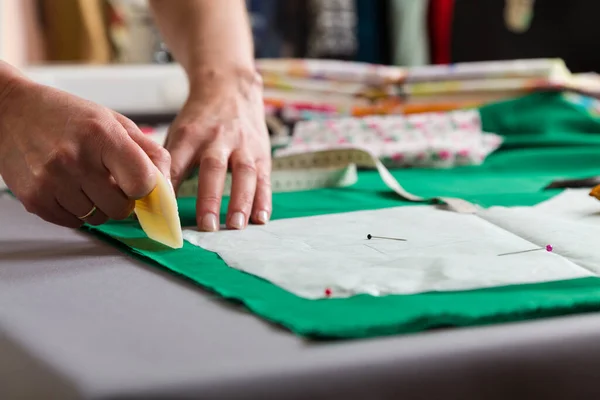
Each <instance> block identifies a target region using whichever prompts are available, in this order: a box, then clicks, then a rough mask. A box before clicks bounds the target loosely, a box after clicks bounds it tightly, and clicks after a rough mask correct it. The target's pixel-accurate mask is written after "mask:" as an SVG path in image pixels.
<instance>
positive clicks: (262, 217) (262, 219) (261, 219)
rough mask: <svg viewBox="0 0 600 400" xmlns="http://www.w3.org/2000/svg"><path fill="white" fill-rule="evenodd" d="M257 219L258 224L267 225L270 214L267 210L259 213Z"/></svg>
mask: <svg viewBox="0 0 600 400" xmlns="http://www.w3.org/2000/svg"><path fill="white" fill-rule="evenodd" d="M256 219H258V222H260V223H261V224H266V223H267V221H269V213H267V212H266V211H265V210H263V211H259V212H258V214H257V216H256Z"/></svg>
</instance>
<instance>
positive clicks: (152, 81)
mask: <svg viewBox="0 0 600 400" xmlns="http://www.w3.org/2000/svg"><path fill="white" fill-rule="evenodd" d="M0 1H1V0H0ZM24 72H25V74H26V75H27V76H29V77H30V78H31V79H33V80H34V81H36V82H39V83H42V84H45V85H48V86H52V87H55V88H58V89H61V90H64V91H66V92H69V93H72V94H74V95H77V96H79V97H83V98H84V99H87V100H90V101H93V102H96V103H99V104H102V105H103V106H106V107H108V108H110V109H112V110H115V111H117V112H120V113H123V114H142V115H152V114H172V113H177V112H178V111H179V109H180V108H181V106H182V105H183V103H184V102H185V100H186V98H187V95H188V81H187V77H186V75H185V72H184V71H183V69H182V68H181V67H180V66H179V64H150V65H143V64H140V65H106V66H94V65H60V66H39V67H29V68H26V69H25V70H24Z"/></svg>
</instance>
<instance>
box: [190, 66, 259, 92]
mask: <svg viewBox="0 0 600 400" xmlns="http://www.w3.org/2000/svg"><path fill="white" fill-rule="evenodd" d="M188 77H189V85H190V96H196V95H199V96H204V95H210V94H211V93H214V91H215V90H223V89H226V90H236V91H238V92H241V93H249V92H251V91H253V90H256V89H260V90H262V86H263V83H262V77H261V75H260V74H259V73H258V71H257V70H256V69H255V68H254V66H251V67H247V66H242V67H240V66H225V67H223V66H202V67H200V68H198V69H196V70H194V71H192V72H191V73H189V74H188Z"/></svg>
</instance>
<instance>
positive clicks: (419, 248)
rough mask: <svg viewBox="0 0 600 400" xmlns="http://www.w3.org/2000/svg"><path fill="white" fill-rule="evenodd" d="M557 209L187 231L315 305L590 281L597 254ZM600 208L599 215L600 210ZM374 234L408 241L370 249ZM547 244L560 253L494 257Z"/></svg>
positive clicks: (418, 211)
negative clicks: (354, 297)
mask: <svg viewBox="0 0 600 400" xmlns="http://www.w3.org/2000/svg"><path fill="white" fill-rule="evenodd" d="M586 197H587V195H586ZM586 200H587V199H586ZM561 204H562V203H561ZM552 207H554V206H553V205H549V204H545V205H543V206H541V207H539V209H536V208H534V207H517V208H503V207H494V208H491V209H487V210H482V211H481V213H480V215H468V214H458V213H454V212H448V211H443V210H440V209H437V208H435V207H433V206H413V207H397V208H389V209H382V210H375V211H359V212H351V213H342V214H333V215H324V216H315V217H308V218H294V219H286V220H278V221H272V222H270V223H269V224H268V225H266V226H249V227H248V228H247V229H245V230H243V231H221V232H217V233H202V232H197V231H194V230H185V231H184V239H185V240H187V241H188V242H190V243H192V244H195V245H197V246H200V247H202V248H204V249H206V250H209V251H213V252H216V253H218V254H219V255H220V256H221V257H222V258H223V259H224V261H225V262H226V263H227V264H228V265H229V266H230V267H232V268H237V269H240V270H242V271H246V272H248V273H250V274H254V275H256V276H259V277H262V278H264V279H266V280H268V281H270V282H272V283H274V284H276V285H278V286H280V287H282V288H284V289H286V290H288V291H290V292H292V293H294V294H296V295H298V296H301V297H306V298H311V299H318V298H323V297H327V296H326V293H325V290H326V289H327V288H329V289H331V297H347V296H352V295H356V294H361V293H365V294H371V295H378V296H381V295H386V294H414V293H420V292H428V291H454V290H469V289H478V288H487V287H495V286H504V285H512V284H525V283H536V282H547V281H555V280H565V279H573V278H579V277H585V276H592V273H591V272H589V271H588V270H587V269H585V268H583V267H582V266H585V267H587V268H589V269H590V270H592V268H591V265H592V264H593V263H594V262H595V263H596V265H598V266H600V254H599V255H598V256H593V254H592V253H593V251H592V250H593V246H590V250H589V251H585V249H583V248H582V247H584V246H582V245H580V243H579V242H578V241H577V240H575V239H572V236H571V233H572V230H573V229H575V228H574V227H573V226H572V224H578V223H577V222H574V221H572V220H570V219H569V217H568V216H566V215H567V214H564V213H563V214H560V218H550V214H549V212H548V211H549V209H551V208H552ZM596 208H597V210H598V211H599V212H600V202H598V203H597V204H596ZM563 217H564V218H563ZM524 221H525V222H524ZM597 226H598V228H597V230H598V233H600V224H598V225H597ZM369 233H370V234H372V235H376V236H387V237H392V238H404V239H407V241H406V242H402V241H396V240H387V239H376V238H374V239H371V240H367V238H366V236H367V234H369ZM520 236H522V237H520ZM586 236H587V237H588V241H587V242H588V243H589V242H590V239H589V238H593V237H595V235H585V234H584V232H581V234H577V237H578V238H579V240H581V239H582V238H585V237H586ZM548 241H550V243H551V244H552V245H554V246H555V248H556V252H553V253H548V252H546V251H545V250H540V251H534V252H529V253H522V254H514V255H507V256H498V255H499V254H502V253H507V252H513V251H520V250H528V249H534V248H537V247H543V246H545V245H546V244H547V243H548ZM566 256H570V257H573V259H574V260H576V262H579V263H580V264H581V265H582V266H580V265H577V264H576V263H574V262H573V261H571V260H569V259H567V258H566ZM594 257H595V258H594ZM596 259H597V260H596ZM596 268H598V267H596Z"/></svg>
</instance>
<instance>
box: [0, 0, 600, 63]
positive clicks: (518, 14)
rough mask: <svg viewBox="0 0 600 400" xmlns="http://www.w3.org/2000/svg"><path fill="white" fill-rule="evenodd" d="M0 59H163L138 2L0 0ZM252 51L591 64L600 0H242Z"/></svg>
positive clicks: (599, 58) (599, 59)
mask: <svg viewBox="0 0 600 400" xmlns="http://www.w3.org/2000/svg"><path fill="white" fill-rule="evenodd" d="M0 3H1V10H0V12H1V17H2V19H3V20H2V25H1V26H2V58H3V59H5V60H7V61H10V62H13V63H17V64H20V65H24V64H40V63H61V62H62V63H64V62H68V63H93V64H108V63H168V62H171V61H172V60H171V58H170V56H169V53H168V49H166V48H165V47H164V45H163V44H162V42H161V39H160V35H159V33H158V32H157V30H156V29H155V28H154V25H153V22H152V18H151V17H150V14H149V12H148V7H147V4H146V1H144V0H2V1H1V2H0ZM246 3H247V6H248V8H249V10H250V12H251V16H252V26H253V30H254V37H255V41H256V56H257V57H258V58H277V57H282V58H286V57H294V58H323V59H338V60H348V61H359V62H368V63H376V64H389V65H397V66H421V65H427V64H445V63H457V62H466V61H482V60H506V59H519V58H548V57H549V58H562V59H564V60H565V62H566V64H567V66H568V68H569V69H570V70H571V71H572V72H590V71H597V70H598V69H600V51H597V50H596V49H595V46H596V38H597V37H599V34H600V24H599V23H598V15H600V14H599V12H600V2H597V1H589V0H543V1H542V0H538V1H535V0H486V1H480V0H247V1H246Z"/></svg>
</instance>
